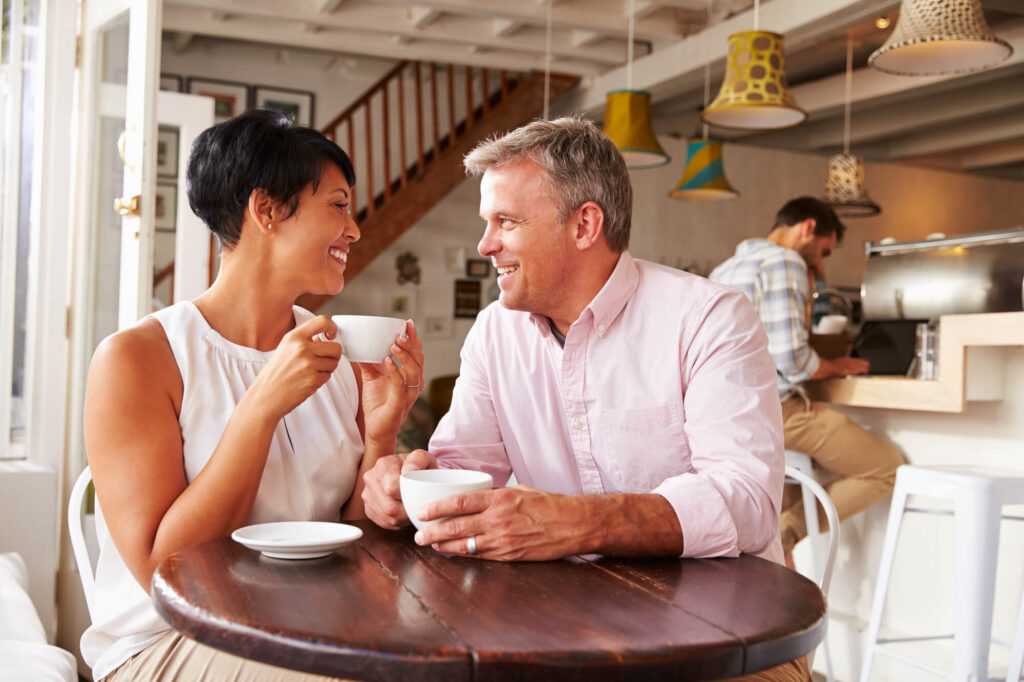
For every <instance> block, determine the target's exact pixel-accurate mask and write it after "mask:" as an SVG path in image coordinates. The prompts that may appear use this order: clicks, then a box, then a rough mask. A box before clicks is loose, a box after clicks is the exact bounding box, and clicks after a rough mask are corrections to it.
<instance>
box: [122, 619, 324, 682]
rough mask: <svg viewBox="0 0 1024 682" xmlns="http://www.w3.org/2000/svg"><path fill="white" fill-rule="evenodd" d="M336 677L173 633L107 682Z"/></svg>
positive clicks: (293, 681)
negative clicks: (235, 652) (250, 656)
mask: <svg viewBox="0 0 1024 682" xmlns="http://www.w3.org/2000/svg"><path fill="white" fill-rule="evenodd" d="M334 679H337V678H334V677H323V676H321V675H312V674H309V673H301V672H298V671H297V670H288V669H286V668H278V667H276V666H273V665H267V664H266V663H259V662H257V661H250V660H249V659H247V658H241V657H239V656H235V655H233V654H229V653H225V652H223V651H219V650H217V649H214V648H213V647H208V646H206V645H205V644H200V643H199V642H196V641H195V640H192V639H189V638H188V637H185V636H183V635H182V634H181V633H179V632H176V631H174V630H171V631H170V632H168V633H167V634H166V635H164V636H163V637H161V638H160V639H158V640H157V641H156V642H154V643H153V644H151V645H149V646H148V647H146V648H145V649H143V650H142V651H140V652H139V653H137V654H135V655H134V656H132V657H131V658H129V659H128V660H127V661H125V662H124V663H123V664H122V665H121V667H119V668H118V669H117V670H115V671H114V672H112V673H110V674H109V675H107V676H106V677H104V678H103V682H160V681H168V682H169V681H170V680H174V681H175V682H325V681H327V680H334Z"/></svg>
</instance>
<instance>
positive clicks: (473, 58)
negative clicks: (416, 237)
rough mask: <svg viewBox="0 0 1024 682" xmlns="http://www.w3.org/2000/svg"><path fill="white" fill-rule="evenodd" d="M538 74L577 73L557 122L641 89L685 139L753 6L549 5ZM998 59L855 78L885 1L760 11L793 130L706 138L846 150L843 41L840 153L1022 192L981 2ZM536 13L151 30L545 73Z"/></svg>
mask: <svg viewBox="0 0 1024 682" xmlns="http://www.w3.org/2000/svg"><path fill="white" fill-rule="evenodd" d="M552 2H553V4H552V6H551V7H550V12H551V27H552V28H551V69H552V71H556V72H562V73H570V74H575V75H579V76H581V77H582V78H583V80H582V81H581V84H580V87H578V88H577V89H576V90H574V91H573V92H572V93H570V94H567V95H566V96H564V98H563V100H562V101H560V102H558V103H556V105H557V106H556V107H555V109H556V110H562V111H564V110H569V109H573V110H582V111H586V112H587V113H589V114H591V115H593V116H595V117H597V118H600V115H601V109H602V107H603V103H604V95H605V93H606V92H607V91H608V90H614V89H621V88H624V87H625V86H626V83H627V73H626V72H627V69H626V62H627V52H628V50H627V47H628V31H629V21H628V16H629V11H630V7H632V8H633V12H634V16H635V21H634V52H633V55H634V63H633V69H632V85H633V87H635V88H643V89H647V90H650V91H651V93H652V99H653V101H654V117H655V129H656V130H657V132H658V133H660V134H666V135H677V136H682V137H690V136H692V135H694V134H695V133H697V131H698V128H699V126H698V118H697V115H698V111H699V109H700V107H701V106H702V104H703V100H704V82H705V68H707V69H708V72H709V74H710V76H709V77H710V84H711V97H712V98H713V97H714V95H715V92H716V91H717V88H718V86H719V83H720V82H721V74H722V72H723V68H724V65H725V54H726V45H727V39H728V36H729V35H730V34H731V33H734V32H736V31H743V30H750V29H752V28H753V22H754V11H753V0H712V2H708V0H632V3H631V2H630V0H552ZM982 6H983V8H984V10H985V15H986V18H987V19H988V21H989V24H990V25H991V26H992V28H993V30H994V31H995V32H996V34H997V35H999V36H1000V37H1001V38H1003V39H1004V40H1006V41H1008V42H1009V43H1010V44H1011V45H1012V46H1013V48H1014V53H1013V55H1012V56H1011V57H1010V59H1009V60H1007V61H1006V62H1003V63H1002V64H1000V65H999V66H997V67H993V68H990V69H988V70H985V71H981V72H977V73H973V74H967V75H956V76H941V77H906V76H892V75H888V74H883V73H880V72H878V71H875V70H874V69H871V68H869V67H868V66H867V57H868V55H869V54H870V53H871V52H872V51H873V50H874V49H876V48H877V47H878V46H880V45H881V44H882V42H884V40H885V38H886V37H887V36H888V34H889V32H890V31H892V27H891V26H890V27H889V28H887V29H884V30H883V29H878V28H876V26H875V19H876V18H878V17H879V16H882V15H884V16H887V17H888V18H889V19H890V20H892V21H893V24H895V21H896V19H897V17H898V10H899V3H898V2H896V1H895V0H770V1H769V0H764V1H763V2H761V3H760V7H759V12H758V15H759V20H760V28H761V29H763V30H771V31H777V32H779V33H782V34H784V35H785V37H786V70H787V74H788V77H789V81H790V84H791V85H792V89H793V93H794V95H795V97H796V100H797V103H798V104H799V105H800V106H801V107H803V108H804V109H805V110H806V111H807V112H808V113H809V118H808V120H807V121H805V122H804V123H803V124H801V125H799V126H796V127H795V128H791V129H788V130H783V131H775V132H768V133H759V134H753V135H751V134H736V133H733V132H728V131H724V130H717V129H714V128H712V130H711V132H712V134H718V135H720V136H721V137H724V138H726V139H741V138H742V139H743V141H744V143H748V144H756V145H762V146H773V147H780V148H785V149H791V150H797V151H812V152H818V153H823V154H831V153H834V152H837V151H841V150H842V147H843V113H844V103H845V97H844V93H845V68H846V40H847V35H848V34H849V35H851V36H852V37H853V40H854V46H855V48H854V61H853V64H854V72H853V88H852V93H853V96H852V108H851V137H850V143H851V151H852V152H853V153H855V154H860V155H862V156H864V157H865V158H867V159H869V160H874V161H899V162H903V163H916V164H922V165H927V166H931V167H938V168H945V169H949V170H957V171H965V172H972V173H981V174H986V175H991V176H997V177H1004V178H1011V179H1017V180H1022V181H1024V0H982ZM548 10H549V8H548V5H547V0H164V13H163V22H164V26H163V28H164V32H165V36H166V37H167V39H169V40H171V41H172V43H173V46H174V47H173V49H176V50H178V51H181V52H184V51H188V50H190V49H197V47H198V46H199V45H201V44H203V43H204V42H207V41H211V40H216V41H248V42H257V43H261V44H264V45H269V46H274V47H279V48H280V49H283V50H311V51H315V52H319V53H323V54H324V55H325V56H327V57H329V58H337V59H340V60H344V59H345V58H346V57H350V56H352V55H365V56H372V57H378V58H385V59H396V60H398V59H422V60H431V61H437V62H449V63H455V64H470V65H474V66H490V67H494V68H505V69H511V70H524V71H526V70H534V69H536V70H542V69H543V68H544V65H545V55H546V50H545V46H546V42H547V40H546V37H547V36H546V21H547V16H548Z"/></svg>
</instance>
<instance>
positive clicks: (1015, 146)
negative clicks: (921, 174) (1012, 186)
mask: <svg viewBox="0 0 1024 682" xmlns="http://www.w3.org/2000/svg"><path fill="white" fill-rule="evenodd" d="M907 160H908V161H913V162H914V163H920V164H925V165H928V166H938V167H940V168H948V169H950V170H958V171H977V170H982V169H985V168H995V167H998V166H1006V165H1008V164H1011V163H1020V162H1022V161H1024V137H1022V138H1018V139H1015V140H1000V141H999V142H991V143H989V144H983V145H979V146H977V147H972V148H970V149H958V150H955V151H952V152H940V153H938V154H930V155H927V156H918V157H915V158H913V159H907Z"/></svg>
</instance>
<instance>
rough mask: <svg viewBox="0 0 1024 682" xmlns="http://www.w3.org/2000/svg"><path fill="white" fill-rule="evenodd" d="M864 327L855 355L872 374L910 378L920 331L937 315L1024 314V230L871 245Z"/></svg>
mask: <svg viewBox="0 0 1024 682" xmlns="http://www.w3.org/2000/svg"><path fill="white" fill-rule="evenodd" d="M865 251H866V253H867V263H866V264H865V267H864V280H863V283H862V284H861V289H860V304H861V313H862V320H863V324H862V326H861V329H860V333H859V334H858V335H857V337H856V339H854V343H853V351H852V353H851V355H853V356H855V357H861V358H865V359H866V360H869V361H870V362H871V370H870V373H871V374H898V375H904V374H906V373H907V370H908V368H909V367H910V365H911V362H912V361H913V360H914V356H915V345H916V336H917V326H918V324H920V323H922V322H931V323H933V325H934V323H936V322H937V321H938V318H939V316H940V315H954V314H968V313H1002V312H1018V311H1021V310H1024V227H1017V228H1013V229H1008V230H997V231H994V232H980V233H976V234H969V235H961V236H958V237H944V238H941V239H925V240H921V241H912V242H890V243H883V242H879V243H875V242H866V243H865Z"/></svg>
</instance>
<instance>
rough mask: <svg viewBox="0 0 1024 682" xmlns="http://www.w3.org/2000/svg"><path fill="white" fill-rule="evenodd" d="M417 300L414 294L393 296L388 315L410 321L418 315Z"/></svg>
mask: <svg viewBox="0 0 1024 682" xmlns="http://www.w3.org/2000/svg"><path fill="white" fill-rule="evenodd" d="M415 308H416V299H415V297H414V296H413V295H412V294H409V293H403V294H392V295H391V298H390V301H389V304H388V315H389V316H391V317H403V318H405V319H410V318H411V317H412V316H413V315H415V314H416V310H415Z"/></svg>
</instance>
